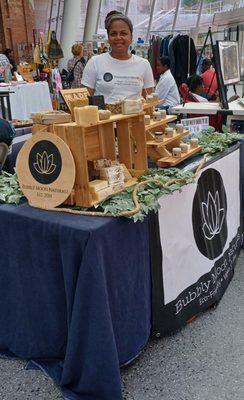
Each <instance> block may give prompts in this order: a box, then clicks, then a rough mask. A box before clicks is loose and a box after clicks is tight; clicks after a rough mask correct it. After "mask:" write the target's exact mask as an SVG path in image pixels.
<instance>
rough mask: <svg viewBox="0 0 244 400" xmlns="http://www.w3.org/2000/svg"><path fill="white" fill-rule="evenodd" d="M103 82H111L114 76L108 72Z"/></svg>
mask: <svg viewBox="0 0 244 400" xmlns="http://www.w3.org/2000/svg"><path fill="white" fill-rule="evenodd" d="M103 80H104V81H105V82H111V81H112V80H113V75H112V74H111V73H110V72H106V73H105V74H104V75H103Z"/></svg>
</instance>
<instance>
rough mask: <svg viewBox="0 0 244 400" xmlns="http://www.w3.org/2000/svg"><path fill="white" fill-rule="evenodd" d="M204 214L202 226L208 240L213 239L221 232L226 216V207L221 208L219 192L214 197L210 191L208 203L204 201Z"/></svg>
mask: <svg viewBox="0 0 244 400" xmlns="http://www.w3.org/2000/svg"><path fill="white" fill-rule="evenodd" d="M202 216H203V220H204V224H203V227H202V230H203V233H204V236H205V238H206V239H208V240H212V239H213V238H214V236H216V235H218V234H219V233H220V232H221V229H222V225H223V222H224V218H225V210H224V208H220V199H219V192H218V190H217V192H216V193H215V196H214V197H213V196H212V194H211V192H208V201H207V203H204V202H202Z"/></svg>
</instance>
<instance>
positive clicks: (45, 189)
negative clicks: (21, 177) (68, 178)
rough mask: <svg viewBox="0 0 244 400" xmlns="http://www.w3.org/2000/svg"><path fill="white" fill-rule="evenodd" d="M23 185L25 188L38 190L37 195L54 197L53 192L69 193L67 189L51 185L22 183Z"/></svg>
mask: <svg viewBox="0 0 244 400" xmlns="http://www.w3.org/2000/svg"><path fill="white" fill-rule="evenodd" d="M21 187H22V188H23V189H25V190H31V191H33V192H36V195H37V197H52V194H53V193H65V194H69V192H68V190H67V189H61V188H55V187H50V186H38V185H22V186H21Z"/></svg>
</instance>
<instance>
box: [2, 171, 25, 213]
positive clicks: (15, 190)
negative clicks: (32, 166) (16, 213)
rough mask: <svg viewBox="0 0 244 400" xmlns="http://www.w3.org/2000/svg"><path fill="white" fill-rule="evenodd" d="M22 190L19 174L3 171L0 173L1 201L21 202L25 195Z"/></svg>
mask: <svg viewBox="0 0 244 400" xmlns="http://www.w3.org/2000/svg"><path fill="white" fill-rule="evenodd" d="M23 196H24V195H23V193H22V192H21V190H20V187H19V182H18V177H17V174H16V173H15V174H9V173H7V172H5V171H2V173H1V174H0V203H9V204H11V203H13V204H16V205H17V204H19V202H20V199H21V198H22V197H23Z"/></svg>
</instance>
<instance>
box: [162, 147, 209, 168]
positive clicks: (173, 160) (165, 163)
mask: <svg viewBox="0 0 244 400" xmlns="http://www.w3.org/2000/svg"><path fill="white" fill-rule="evenodd" d="M201 149H202V146H198V147H194V148H191V149H190V150H188V152H187V153H181V156H180V157H173V156H172V155H170V156H165V157H163V158H160V159H159V160H158V161H157V165H158V166H159V167H175V166H176V165H178V164H180V163H181V162H182V161H184V160H186V159H187V158H189V157H191V156H193V155H194V154H197V153H199V151H201Z"/></svg>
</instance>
